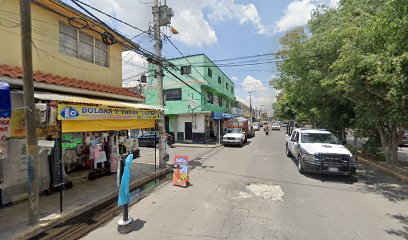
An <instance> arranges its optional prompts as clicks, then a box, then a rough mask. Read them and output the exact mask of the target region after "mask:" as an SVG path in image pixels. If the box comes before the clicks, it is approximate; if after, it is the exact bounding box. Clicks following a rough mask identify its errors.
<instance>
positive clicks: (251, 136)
mask: <svg viewBox="0 0 408 240" xmlns="http://www.w3.org/2000/svg"><path fill="white" fill-rule="evenodd" d="M248 137H249V138H253V137H255V128H254V127H253V126H249V134H248Z"/></svg>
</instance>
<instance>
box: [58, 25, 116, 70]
mask: <svg viewBox="0 0 408 240" xmlns="http://www.w3.org/2000/svg"><path fill="white" fill-rule="evenodd" d="M59 49H60V52H62V53H64V54H66V55H68V56H71V57H76V58H79V59H82V60H84V61H87V62H90V63H95V64H98V65H100V66H103V67H108V56H109V55H108V54H109V53H108V45H106V44H105V43H104V42H102V41H101V40H99V39H96V38H95V37H93V36H91V35H89V34H86V33H84V32H81V31H79V30H78V29H76V28H74V27H72V26H70V25H68V24H66V23H63V22H60V23H59Z"/></svg>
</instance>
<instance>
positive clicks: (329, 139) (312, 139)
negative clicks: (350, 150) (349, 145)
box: [301, 133, 340, 144]
mask: <svg viewBox="0 0 408 240" xmlns="http://www.w3.org/2000/svg"><path fill="white" fill-rule="evenodd" d="M301 142H302V143H327V144H340V141H339V140H338V139H337V138H336V137H335V136H334V135H333V134H331V133H302V137H301Z"/></svg>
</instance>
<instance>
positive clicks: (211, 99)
mask: <svg viewBox="0 0 408 240" xmlns="http://www.w3.org/2000/svg"><path fill="white" fill-rule="evenodd" d="M207 102H208V103H211V104H213V103H214V95H213V94H212V92H208V93H207Z"/></svg>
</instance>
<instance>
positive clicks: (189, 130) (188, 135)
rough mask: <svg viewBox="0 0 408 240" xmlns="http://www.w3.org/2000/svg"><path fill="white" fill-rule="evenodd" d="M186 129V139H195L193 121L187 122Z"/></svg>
mask: <svg viewBox="0 0 408 240" xmlns="http://www.w3.org/2000/svg"><path fill="white" fill-rule="evenodd" d="M184 129H185V135H184V140H193V123H192V122H185V123H184Z"/></svg>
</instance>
